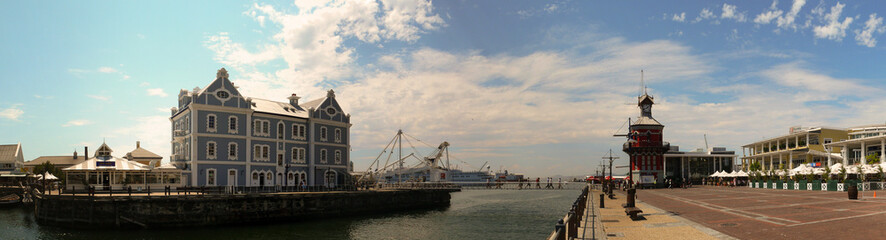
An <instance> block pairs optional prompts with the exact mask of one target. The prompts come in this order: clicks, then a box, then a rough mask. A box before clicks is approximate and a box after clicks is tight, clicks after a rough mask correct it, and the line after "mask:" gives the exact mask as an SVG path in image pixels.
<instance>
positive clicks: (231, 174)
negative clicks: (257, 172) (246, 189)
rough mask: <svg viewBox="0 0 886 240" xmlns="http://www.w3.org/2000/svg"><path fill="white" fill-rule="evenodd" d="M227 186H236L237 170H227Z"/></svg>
mask: <svg viewBox="0 0 886 240" xmlns="http://www.w3.org/2000/svg"><path fill="white" fill-rule="evenodd" d="M228 186H237V170H233V169H231V170H228Z"/></svg>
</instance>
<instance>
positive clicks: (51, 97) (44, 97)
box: [34, 94, 55, 99]
mask: <svg viewBox="0 0 886 240" xmlns="http://www.w3.org/2000/svg"><path fill="white" fill-rule="evenodd" d="M34 98H36V99H54V98H55V96H43V95H37V94H34Z"/></svg>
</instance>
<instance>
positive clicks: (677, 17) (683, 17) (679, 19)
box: [671, 12, 686, 22]
mask: <svg viewBox="0 0 886 240" xmlns="http://www.w3.org/2000/svg"><path fill="white" fill-rule="evenodd" d="M671 20H674V21H676V22H685V21H686V12H681V13H680V14H679V15H677V14H674V17H672V18H671Z"/></svg>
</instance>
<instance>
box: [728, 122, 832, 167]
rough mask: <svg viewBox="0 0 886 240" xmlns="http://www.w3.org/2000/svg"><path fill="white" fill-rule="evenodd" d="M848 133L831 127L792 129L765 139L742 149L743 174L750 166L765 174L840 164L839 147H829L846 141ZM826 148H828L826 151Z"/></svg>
mask: <svg viewBox="0 0 886 240" xmlns="http://www.w3.org/2000/svg"><path fill="white" fill-rule="evenodd" d="M846 133H847V130H846V129H842V128H833V127H810V128H802V127H792V128H790V131H789V132H788V134H786V135H781V136H777V137H773V138H767V139H764V140H760V141H757V142H753V143H750V144H747V145H744V146H742V153H743V155H744V157H742V158H741V162H742V164H741V165H742V167H743V168H745V169H744V170H749V169H748V166H750V163H753V162H757V163H760V167H761V168H762V170H764V171H769V170H775V169H780V168H781V167H780V166H784V168H787V169H793V168H794V167H796V166H798V165H800V164H804V163H812V164H816V166H824V165H825V164H827V165H828V166H830V165H832V164H833V162H832V161H833V160H834V159H840V160H842V156H841V155H837V154H832V153H833V152H834V151H835V150H836V151H837V152H839V151H840V150H841V149H840V147H839V146H834V145H829V144H830V143H832V142H838V141H842V140H845V139H847V138H848V136H847V134H846ZM825 146H830V147H828V148H826V147H825Z"/></svg>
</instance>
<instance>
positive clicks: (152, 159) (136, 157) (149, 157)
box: [123, 141, 163, 167]
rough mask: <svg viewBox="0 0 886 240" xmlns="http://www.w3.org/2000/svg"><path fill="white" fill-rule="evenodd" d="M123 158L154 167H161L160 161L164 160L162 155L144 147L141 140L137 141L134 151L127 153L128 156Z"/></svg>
mask: <svg viewBox="0 0 886 240" xmlns="http://www.w3.org/2000/svg"><path fill="white" fill-rule="evenodd" d="M123 158H125V159H126V160H129V161H136V162H138V163H141V164H144V165H148V166H152V167H159V166H160V161H162V160H163V157H161V156H160V155H157V154H156V153H153V152H151V151H148V150H146V149H144V148H142V146H141V142H139V141H136V142H135V149H134V150H132V152H128V153H126V156H124V157H123Z"/></svg>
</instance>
